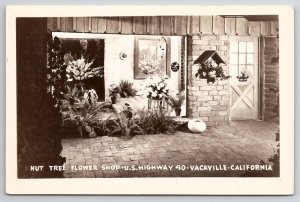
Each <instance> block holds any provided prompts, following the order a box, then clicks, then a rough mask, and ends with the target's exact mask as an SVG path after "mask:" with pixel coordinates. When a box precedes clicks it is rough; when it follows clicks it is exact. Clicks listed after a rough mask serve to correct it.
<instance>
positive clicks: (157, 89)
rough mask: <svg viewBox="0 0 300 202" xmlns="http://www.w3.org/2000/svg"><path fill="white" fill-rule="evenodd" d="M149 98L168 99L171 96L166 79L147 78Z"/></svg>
mask: <svg viewBox="0 0 300 202" xmlns="http://www.w3.org/2000/svg"><path fill="white" fill-rule="evenodd" d="M145 83H146V87H145V88H146V93H147V98H149V99H153V100H167V99H168V97H169V89H168V88H167V83H166V81H165V79H160V78H157V77H150V78H147V79H146V81H145Z"/></svg>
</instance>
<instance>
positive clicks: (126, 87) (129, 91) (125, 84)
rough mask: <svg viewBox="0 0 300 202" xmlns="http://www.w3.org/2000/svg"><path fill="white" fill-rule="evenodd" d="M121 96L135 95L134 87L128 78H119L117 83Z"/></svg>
mask: <svg viewBox="0 0 300 202" xmlns="http://www.w3.org/2000/svg"><path fill="white" fill-rule="evenodd" d="M119 87H120V95H121V97H123V98H124V97H130V96H135V95H136V92H137V90H135V89H134V87H133V83H132V82H130V81H128V80H121V81H120V83H119Z"/></svg>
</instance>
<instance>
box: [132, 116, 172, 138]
mask: <svg viewBox="0 0 300 202" xmlns="http://www.w3.org/2000/svg"><path fill="white" fill-rule="evenodd" d="M137 115H138V117H139V118H138V122H137V124H138V125H139V126H140V127H141V128H142V129H143V130H144V132H145V133H147V134H158V133H168V132H174V131H175V129H176V127H177V124H176V121H175V120H174V119H173V117H171V116H169V113H168V112H166V111H164V110H148V111H145V110H142V111H139V112H138V114H137Z"/></svg>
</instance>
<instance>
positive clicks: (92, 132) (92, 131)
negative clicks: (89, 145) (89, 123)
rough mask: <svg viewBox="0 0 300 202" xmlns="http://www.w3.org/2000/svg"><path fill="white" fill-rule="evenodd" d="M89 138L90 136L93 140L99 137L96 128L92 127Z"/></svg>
mask: <svg viewBox="0 0 300 202" xmlns="http://www.w3.org/2000/svg"><path fill="white" fill-rule="evenodd" d="M88 136H89V137H90V138H93V137H96V136H97V134H96V132H95V130H94V128H92V127H91V132H89V133H88Z"/></svg>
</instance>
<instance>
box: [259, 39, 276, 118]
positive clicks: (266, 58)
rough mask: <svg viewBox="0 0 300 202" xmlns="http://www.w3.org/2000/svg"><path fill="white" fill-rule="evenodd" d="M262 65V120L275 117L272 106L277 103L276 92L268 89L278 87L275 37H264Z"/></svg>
mask: <svg viewBox="0 0 300 202" xmlns="http://www.w3.org/2000/svg"><path fill="white" fill-rule="evenodd" d="M263 40H264V47H263V65H264V92H263V93H264V96H263V103H264V111H263V115H264V120H271V119H274V118H276V113H275V112H274V108H275V107H276V105H277V104H278V103H277V94H275V93H274V92H272V91H270V88H278V87H279V65H278V62H277V61H276V60H275V61H274V58H276V57H278V51H277V49H278V39H277V37H264V39H263Z"/></svg>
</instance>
